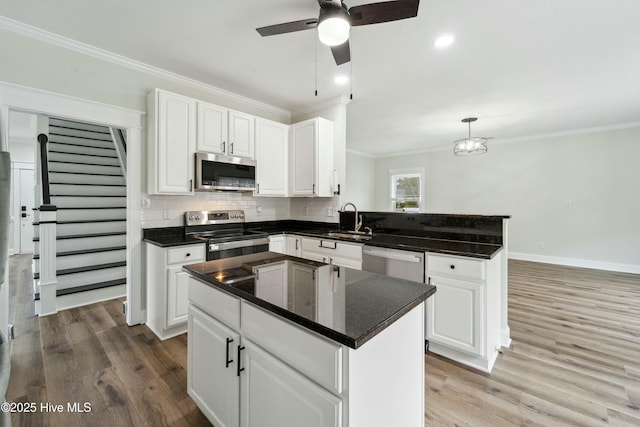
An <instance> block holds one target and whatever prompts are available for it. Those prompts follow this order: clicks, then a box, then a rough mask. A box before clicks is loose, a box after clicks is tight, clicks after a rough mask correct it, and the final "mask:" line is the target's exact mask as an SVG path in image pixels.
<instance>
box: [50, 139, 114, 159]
mask: <svg viewBox="0 0 640 427" xmlns="http://www.w3.org/2000/svg"><path fill="white" fill-rule="evenodd" d="M49 152H50V153H52V152H56V153H72V154H87V155H94V156H104V157H116V158H117V157H118V152H117V151H116V149H115V148H113V147H111V148H106V147H105V148H103V147H87V146H86V145H81V144H71V143H67V142H50V143H49Z"/></svg>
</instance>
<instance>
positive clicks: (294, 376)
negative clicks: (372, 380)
mask: <svg viewBox="0 0 640 427" xmlns="http://www.w3.org/2000/svg"><path fill="white" fill-rule="evenodd" d="M283 265H284V264H283ZM260 271H261V273H262V274H268V273H269V272H271V270H269V271H268V272H267V271H265V270H264V269H261V270H260ZM274 271H276V272H277V270H274ZM188 280H189V298H190V304H189V335H188V337H189V339H188V353H189V354H188V373H187V390H188V393H189V396H191V398H192V399H193V400H194V401H195V402H196V403H197V405H198V407H199V408H200V410H202V412H203V413H204V414H205V416H206V417H207V418H208V419H209V421H211V423H212V424H213V425H215V426H216V427H238V426H243V427H284V426H292V427H293V426H303V425H304V426H307V425H308V426H318V427H330V426H331V427H340V426H342V398H341V397H340V396H337V395H335V394H333V393H331V392H330V391H328V390H327V389H325V388H323V387H321V386H320V385H318V384H317V383H316V382H314V381H313V380H312V379H310V378H309V377H307V376H305V375H303V374H302V373H301V372H299V371H298V370H296V369H295V368H297V367H299V368H300V369H301V371H302V372H304V371H305V370H308V371H309V372H310V373H311V376H312V378H313V377H314V376H315V375H317V372H321V373H322V374H324V373H325V372H329V375H328V377H329V378H330V381H329V383H330V384H332V385H333V384H334V382H335V380H336V379H338V378H339V377H340V376H341V370H338V371H337V372H336V369H339V368H340V365H337V366H336V365H335V364H332V363H329V365H328V366H326V365H324V364H322V363H321V364H320V367H317V366H309V367H308V368H305V367H302V366H300V364H296V363H295V362H296V361H303V362H305V361H306V363H309V362H310V360H309V358H310V357H313V356H315V354H316V353H315V351H318V352H319V353H320V354H321V355H322V354H327V351H328V352H329V353H328V357H326V358H325V360H328V361H330V362H331V361H335V360H337V359H336V356H335V352H337V354H338V355H340V354H341V346H339V345H336V344H330V343H329V342H327V341H325V340H322V339H320V338H315V337H313V336H312V335H311V334H309V333H305V332H303V331H301V330H298V329H295V330H291V329H287V327H288V328H292V326H289V325H286V326H285V327H284V329H283V328H282V325H281V323H282V322H281V321H279V320H277V319H274V318H270V316H269V317H266V316H268V315H266V313H264V312H263V311H262V310H259V309H256V308H253V306H250V305H249V306H246V303H244V302H243V303H242V305H243V307H244V308H243V310H241V309H240V302H239V299H238V298H236V297H234V296H231V295H228V294H225V293H223V292H221V291H218V290H216V289H213V288H212V287H210V286H209V285H206V284H204V283H202V282H199V281H198V280H195V279H193V278H189V279H188ZM203 306H207V307H209V309H203ZM222 306H224V307H225V312H224V313H223V314H222V318H223V319H216V318H215V317H214V316H216V315H217V313H220V310H219V309H218V307H222ZM241 312H242V315H241V314H240V313H241ZM245 312H246V313H247V314H246V320H244V323H246V324H247V327H248V330H249V333H250V334H251V332H254V331H256V330H258V328H261V327H263V325H265V324H266V326H267V327H269V328H270V329H271V328H275V329H279V328H280V329H279V330H278V333H279V334H283V335H284V336H285V337H292V336H293V338H294V339H296V338H297V340H296V343H304V344H306V345H305V347H303V348H302V349H300V350H299V351H300V352H301V353H302V354H303V355H304V356H303V357H302V358H300V357H299V356H296V352H295V349H292V350H293V351H292V352H291V354H292V355H293V356H292V357H285V358H284V360H285V361H286V362H287V364H285V363H284V362H283V361H282V360H281V359H279V358H278V357H276V356H274V355H273V354H271V353H269V352H268V351H266V350H264V349H262V348H261V347H260V346H259V345H257V344H255V343H253V342H252V341H251V340H250V339H249V338H248V337H247V336H246V335H245V333H243V332H242V331H243V328H242V327H240V328H239V330H236V329H235V328H237V323H236V322H239V324H240V325H242V324H243V320H242V319H243V316H245ZM223 322H225V323H226V324H225V323H223ZM232 325H233V326H232ZM296 334H301V335H300V336H298V337H296V336H295V335H296ZM274 344H277V345H278V347H279V349H282V350H284V351H286V350H287V345H288V344H286V343H284V342H275V343H274ZM289 345H290V344H289ZM267 347H268V346H267ZM323 352H324V353H323ZM275 353H276V354H278V351H275Z"/></svg>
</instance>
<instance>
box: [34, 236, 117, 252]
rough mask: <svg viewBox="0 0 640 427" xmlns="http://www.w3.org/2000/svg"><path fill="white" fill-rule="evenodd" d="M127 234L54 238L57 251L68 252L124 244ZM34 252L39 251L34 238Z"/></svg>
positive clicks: (38, 243) (37, 241)
mask: <svg viewBox="0 0 640 427" xmlns="http://www.w3.org/2000/svg"><path fill="white" fill-rule="evenodd" d="M126 244H127V235H126V233H114V234H108V235H101V236H94V237H92V238H90V239H89V238H86V237H76V238H72V237H67V238H64V239H59V240H56V251H57V252H70V251H81V250H86V249H102V248H110V247H114V246H126ZM33 245H34V252H35V253H38V254H39V253H40V241H39V240H35V241H34V242H33Z"/></svg>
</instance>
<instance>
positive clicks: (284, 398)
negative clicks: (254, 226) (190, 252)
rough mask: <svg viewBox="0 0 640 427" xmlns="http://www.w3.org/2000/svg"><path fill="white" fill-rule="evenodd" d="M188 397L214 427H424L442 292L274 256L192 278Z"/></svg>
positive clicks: (213, 265) (229, 261)
mask: <svg viewBox="0 0 640 427" xmlns="http://www.w3.org/2000/svg"><path fill="white" fill-rule="evenodd" d="M183 269H184V271H186V272H187V273H188V274H190V275H191V277H190V278H189V283H188V296H189V317H188V331H189V336H188V352H189V355H188V392H189V395H190V396H191V397H192V398H193V399H194V401H195V402H196V403H197V404H198V407H199V408H200V409H201V410H202V412H203V413H204V414H205V415H206V416H207V417H208V418H209V420H210V421H211V422H212V423H213V424H214V425H216V426H239V425H243V426H266V427H269V426H279V427H280V426H300V425H313V426H342V427H347V426H351V427H354V426H365V425H366V426H368V427H369V426H374V427H375V426H389V425H402V426H408V427H409V426H416V427H417V426H422V425H423V424H424V304H422V303H423V302H424V301H425V300H426V299H427V298H428V297H429V296H431V295H432V294H433V293H434V292H435V287H434V286H431V285H427V284H423V283H417V282H411V281H407V280H402V279H396V278H392V277H387V276H382V275H378V274H373V273H367V272H362V271H357V270H353V269H349V268H345V267H337V266H334V265H330V264H324V263H318V262H315V261H310V260H305V259H301V258H297V257H292V256H287V255H282V254H275V253H271V252H266V253H258V254H252V255H245V256H240V257H234V258H226V259H223V260H217V261H208V262H203V263H197V264H191V265H187V266H185V267H183Z"/></svg>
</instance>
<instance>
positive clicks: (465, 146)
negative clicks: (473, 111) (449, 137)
mask: <svg viewBox="0 0 640 427" xmlns="http://www.w3.org/2000/svg"><path fill="white" fill-rule="evenodd" d="M476 120H478V118H477V117H467V118H466V119H462V123H469V136H468V137H466V138H462V139H459V140H457V141H456V142H454V143H453V154H455V155H456V156H472V155H475V154H484V153H486V152H487V141H488V140H489V138H485V137H482V136H474V137H473V138H472V137H471V122H475V121H476Z"/></svg>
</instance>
